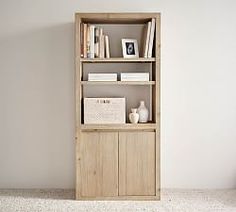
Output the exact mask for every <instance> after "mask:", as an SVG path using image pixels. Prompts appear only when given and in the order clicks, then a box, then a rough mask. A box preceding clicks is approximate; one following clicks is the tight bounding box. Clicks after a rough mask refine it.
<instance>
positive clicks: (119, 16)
mask: <svg viewBox="0 0 236 212" xmlns="http://www.w3.org/2000/svg"><path fill="white" fill-rule="evenodd" d="M159 16H160V13H76V17H77V18H80V19H81V21H82V22H84V23H92V24H99V23H101V24H102V23H104V24H142V23H147V22H148V21H150V20H151V19H152V18H158V17H159Z"/></svg>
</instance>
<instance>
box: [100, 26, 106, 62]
mask: <svg viewBox="0 0 236 212" xmlns="http://www.w3.org/2000/svg"><path fill="white" fill-rule="evenodd" d="M104 39H105V38H104V34H103V29H102V28H100V29H99V58H104V56H105V41H104Z"/></svg>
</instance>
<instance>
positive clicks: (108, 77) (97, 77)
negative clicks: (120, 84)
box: [88, 73, 117, 81]
mask: <svg viewBox="0 0 236 212" xmlns="http://www.w3.org/2000/svg"><path fill="white" fill-rule="evenodd" d="M88 81H117V73H89V74H88Z"/></svg>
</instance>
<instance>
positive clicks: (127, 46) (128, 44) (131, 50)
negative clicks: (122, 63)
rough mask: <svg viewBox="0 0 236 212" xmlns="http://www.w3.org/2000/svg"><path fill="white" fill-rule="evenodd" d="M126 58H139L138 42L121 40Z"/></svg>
mask: <svg viewBox="0 0 236 212" xmlns="http://www.w3.org/2000/svg"><path fill="white" fill-rule="evenodd" d="M121 43H122V52H123V57H124V58H138V57H139V51H138V41H137V40H136V39H121Z"/></svg>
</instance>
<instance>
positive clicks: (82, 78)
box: [75, 13, 160, 200]
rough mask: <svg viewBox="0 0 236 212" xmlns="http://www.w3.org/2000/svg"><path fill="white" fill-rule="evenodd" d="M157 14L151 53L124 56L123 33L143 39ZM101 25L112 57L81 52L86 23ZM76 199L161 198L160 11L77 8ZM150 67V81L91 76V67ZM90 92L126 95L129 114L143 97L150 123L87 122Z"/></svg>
mask: <svg viewBox="0 0 236 212" xmlns="http://www.w3.org/2000/svg"><path fill="white" fill-rule="evenodd" d="M153 18H154V19H155V34H154V43H153V51H152V57H149V58H146V57H142V55H141V54H140V57H138V58H123V55H122V46H121V39H123V38H131V39H136V40H137V41H138V47H139V52H142V46H143V42H144V39H143V32H144V28H145V26H146V25H147V23H148V22H149V21H151V20H152V19H153ZM83 23H86V24H93V25H95V26H99V27H102V28H103V30H104V32H106V34H107V35H108V36H109V41H110V58H84V57H81V41H82V39H81V25H82V24H83ZM75 63H76V82H75V87H76V199H78V200H89V199H90V200H119V199H120V200H159V199H160V13H76V14H75ZM91 71H92V72H95V73H96V72H97V73H99V72H103V73H104V72H105V73H109V72H113V73H114V72H116V73H118V74H120V73H121V72H123V71H126V72H131V73H132V72H148V73H149V74H150V80H149V81H99V82H96V81H88V73H89V72H91ZM85 97H108V98H109V97H125V99H126V117H128V114H129V112H130V109H131V108H133V107H138V105H139V102H140V101H141V100H144V101H145V103H146V106H147V108H148V110H149V121H148V122H147V123H138V124H131V123H129V120H128V118H126V123H125V124H85V123H84V118H83V115H84V112H83V111H84V106H83V99H84V98H85Z"/></svg>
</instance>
